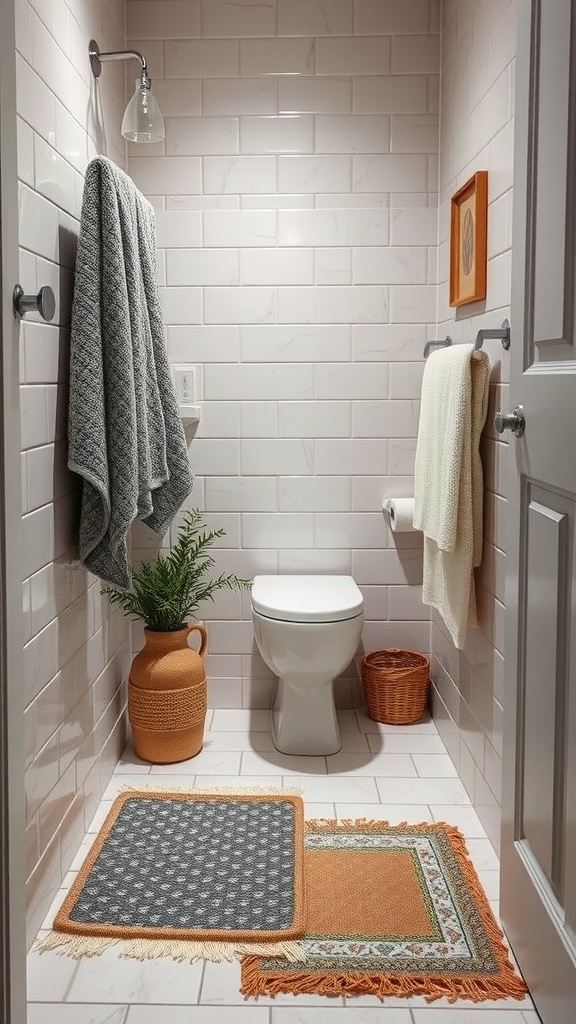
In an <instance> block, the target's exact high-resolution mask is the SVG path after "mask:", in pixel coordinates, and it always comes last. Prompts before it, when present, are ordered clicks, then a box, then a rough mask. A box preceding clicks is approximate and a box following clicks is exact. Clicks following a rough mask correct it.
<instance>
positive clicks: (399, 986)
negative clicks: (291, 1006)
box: [240, 956, 528, 1003]
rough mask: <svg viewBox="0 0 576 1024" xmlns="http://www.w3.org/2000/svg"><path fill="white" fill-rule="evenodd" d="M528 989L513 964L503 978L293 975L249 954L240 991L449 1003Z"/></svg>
mask: <svg viewBox="0 0 576 1024" xmlns="http://www.w3.org/2000/svg"><path fill="white" fill-rule="evenodd" d="M527 991H528V990H527V988H526V985H525V984H524V982H523V981H522V978H520V977H518V975H516V974H514V973H513V971H512V969H511V968H510V973H509V974H506V976H505V977H501V978H500V979H497V978H487V977H485V976H471V977H468V978H446V977H442V976H441V975H425V974H422V975H409V976H408V975H401V974H399V975H391V974H383V973H382V974H377V973H374V974H371V973H368V972H366V973H364V972H363V973H362V974H354V973H349V974H348V973H342V974H334V975H326V974H306V973H304V972H302V973H298V972H297V971H290V976H289V977H284V976H283V974H282V973H281V972H280V971H279V973H278V974H277V975H272V974H269V973H267V974H266V975H263V974H261V972H260V970H259V966H258V957H256V956H250V957H245V958H244V960H243V961H242V983H241V988H240V992H241V993H242V995H243V996H245V997H246V998H248V997H249V996H272V997H274V996H277V995H280V994H283V993H292V994H294V995H305V994H315V995H320V996H342V995H346V996H354V995H372V996H377V997H378V998H379V999H384V998H385V997H386V996H397V997H400V998H408V997H409V996H414V995H422V996H424V998H425V999H426V1001H427V1002H429V1003H431V1002H433V1001H434V1000H435V999H441V998H442V997H445V998H446V999H447V1000H448V1002H449V1003H454V1002H456V1000H457V999H469V1000H470V1001H471V1002H474V1003H479V1002H482V1001H484V1000H486V999H509V998H512V999H524V998H525V997H526V993H527Z"/></svg>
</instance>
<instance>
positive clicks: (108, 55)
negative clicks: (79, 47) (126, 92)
mask: <svg viewBox="0 0 576 1024" xmlns="http://www.w3.org/2000/svg"><path fill="white" fill-rule="evenodd" d="M88 55H89V57H90V67H91V68H92V74H93V75H94V78H99V77H100V72H101V71H102V67H101V64H102V61H103V60H130V59H131V58H134V59H135V60H139V61H140V65H141V78H142V81H143V82H144V80H146V82H148V65H147V64H146V58H145V56H144V54H142V53H140V51H139V50H108V51H105V52H102V51H101V50H100V47H99V46H98V43H97V42H96V40H95V39H91V40H90V44H89V46H88Z"/></svg>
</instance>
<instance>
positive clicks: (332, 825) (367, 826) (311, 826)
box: [304, 818, 465, 842]
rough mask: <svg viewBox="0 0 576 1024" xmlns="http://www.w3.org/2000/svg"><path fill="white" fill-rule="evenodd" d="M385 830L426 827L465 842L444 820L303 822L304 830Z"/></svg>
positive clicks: (324, 819)
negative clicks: (392, 822)
mask: <svg viewBox="0 0 576 1024" xmlns="http://www.w3.org/2000/svg"><path fill="white" fill-rule="evenodd" d="M351 828H353V829H355V830H356V831H357V832H387V831H388V829H390V828H393V829H394V831H395V832H400V831H401V830H402V829H405V830H406V832H410V831H411V830H412V829H414V828H427V829H429V830H430V831H431V832H448V833H449V834H450V835H451V836H457V837H458V838H459V839H461V840H462V841H463V842H465V839H464V836H463V835H462V833H461V832H460V831H459V829H457V828H456V826H455V825H447V824H446V822H444V821H419V822H414V821H400V822H398V823H397V824H396V823H395V824H394V825H391V824H390V822H389V821H384V820H383V819H382V818H311V819H310V820H308V821H305V822H304V831H305V832H348V831H349V829H351Z"/></svg>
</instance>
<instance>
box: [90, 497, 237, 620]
mask: <svg viewBox="0 0 576 1024" xmlns="http://www.w3.org/2000/svg"><path fill="white" fill-rule="evenodd" d="M225 536H226V531H225V530H224V529H222V528H221V529H218V530H208V529H207V528H206V526H205V524H204V522H203V519H202V513H201V512H200V510H199V509H191V510H189V511H187V512H185V513H184V515H183V517H182V523H181V525H180V527H179V528H178V535H177V538H176V540H175V542H174V544H173V546H172V549H171V551H170V553H169V554H168V555H158V556H157V557H156V558H155V559H154V560H153V561H152V562H144V563H143V564H142V565H141V566H139V568H138V569H136V570H134V572H133V573H132V587H131V589H130V590H116V589H115V588H113V587H106V588H104V589H103V590H102V593H103V594H106V595H107V596H108V598H109V600H110V603H111V604H112V605H117V606H118V607H120V608H122V609H123V611H124V614H125V615H133V616H135V617H136V618H141V619H143V620H144V623H145V625H146V626H147V627H148V629H154V630H162V631H168V630H173V629H178V628H179V627H180V626H182V625H183V624H184V622H185V621H186V620H187V619H188V618H189V617H190V616H191V615H194V613H195V612H196V610H197V609H198V607H199V605H200V604H201V603H202V602H203V601H213V600H214V596H213V595H214V594H215V593H216V591H217V590H222V589H228V590H243V589H246V588H247V587H249V586H250V585H251V583H252V581H251V580H248V579H242V578H241V577H239V576H236V575H235V573H220V575H219V576H216V577H215V578H213V579H210V577H209V574H210V571H211V570H212V569H213V568H214V566H215V564H216V563H215V560H214V558H213V557H212V555H211V554H210V553H209V551H210V548H211V546H212V544H213V543H214V541H215V540H217V539H218V538H220V537H225Z"/></svg>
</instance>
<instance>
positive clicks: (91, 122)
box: [15, 0, 129, 939]
mask: <svg viewBox="0 0 576 1024" xmlns="http://www.w3.org/2000/svg"><path fill="white" fill-rule="evenodd" d="M15 7H16V16H17V107H18V131H19V134H18V163H19V178H20V184H19V188H20V246H21V264H20V268H21V269H20V280H21V283H22V285H23V287H24V289H25V290H26V291H29V292H34V291H36V290H37V289H38V288H39V287H40V286H41V285H44V284H50V285H52V287H53V289H54V292H55V293H56V299H57V308H56V316H55V319H54V321H53V322H52V323H50V324H46V323H43V322H42V321H41V320H40V319H39V317H38V316H36V315H34V316H28V317H27V318H26V320H25V321H24V322H23V323H22V326H21V329H20V339H21V380H22V388H21V408H22V480H23V494H22V500H23V511H24V520H23V529H24V566H23V578H24V623H25V627H24V628H25V634H26V645H25V648H24V680H23V686H24V689H25V706H26V712H25V721H26V738H27V746H26V801H27V863H28V876H29V878H28V934H29V938H30V939H32V938H33V937H34V935H35V934H36V931H37V930H38V927H39V925H40V923H41V921H42V918H43V917H44V915H45V913H46V910H47V909H48V906H49V904H50V903H51V901H52V899H53V898H54V895H55V892H56V890H57V889H58V887H59V885H60V883H61V880H62V878H63V876H64V874H65V872H66V871H67V869H68V866H69V863H70V861H71V858H72V857H73V855H74V854H75V852H76V849H77V847H78V845H79V843H80V841H81V839H82V837H83V836H84V833H85V831H86V828H87V825H88V823H89V822H90V820H91V818H92V816H93V814H94V810H95V808H96V806H97V805H98V802H99V799H100V796H101V793H102V789H103V787H104V786H105V785H106V784H107V782H108V778H109V776H110V774H111V772H112V770H113V767H114V765H115V763H116V761H117V759H118V755H119V752H120V751H121V749H122V746H123V725H122V721H121V712H122V703H123V694H122V689H121V684H122V680H123V678H124V677H125V675H126V671H127V664H128V659H129V642H128V625H127V622H126V620H124V618H123V617H122V615H121V614H118V613H116V614H115V615H113V616H111V617H109V609H108V606H107V602H106V601H105V599H103V598H101V597H100V583H99V581H97V580H96V579H95V577H93V576H90V575H89V574H87V573H86V572H85V571H84V570H83V569H80V568H79V567H78V563H77V562H76V563H75V561H74V559H75V552H74V550H73V543H74V541H73V538H74V523H75V519H76V512H77V498H78V495H77V491H76V489H75V485H74V481H73V478H72V477H71V475H70V474H69V473H68V471H67V469H66V445H65V436H66V413H67V393H66V381H67V379H68V342H69V318H70V301H71V282H72V268H73V265H74V254H75V243H76V239H77V235H78V218H79V213H80V204H81V197H82V187H83V172H84V170H85V167H86V164H87V162H88V160H89V159H90V158H91V157H92V156H93V155H94V154H95V152H96V151H100V152H102V151H104V152H108V155H109V156H111V157H112V159H114V160H115V161H116V162H117V163H120V164H122V163H124V159H125V153H124V145H123V142H122V139H121V136H120V133H119V125H120V119H121V111H122V108H123V105H124V96H125V84H124V73H123V69H120V68H118V66H117V65H112V66H110V67H106V73H105V74H103V75H102V78H101V81H100V86H99V93H100V100H101V116H102V118H103V122H104V124H105V126H106V133H105V134H104V133H103V132H102V131H101V130H100V121H99V116H100V115H99V113H98V110H97V108H96V106H95V87H94V84H93V82H92V81H91V74H90V67H89V62H88V55H87V49H88V40H89V39H90V38H91V37H92V36H93V37H95V38H96V39H97V40H98V41H99V43H100V46H101V48H102V49H119V48H123V47H124V38H125V36H124V4H123V2H122V0H105V2H101V0H75V2H72V0H71V2H69V3H66V2H64V0H50V2H48V0H34V2H32V3H29V2H28V0H16V4H15Z"/></svg>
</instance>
